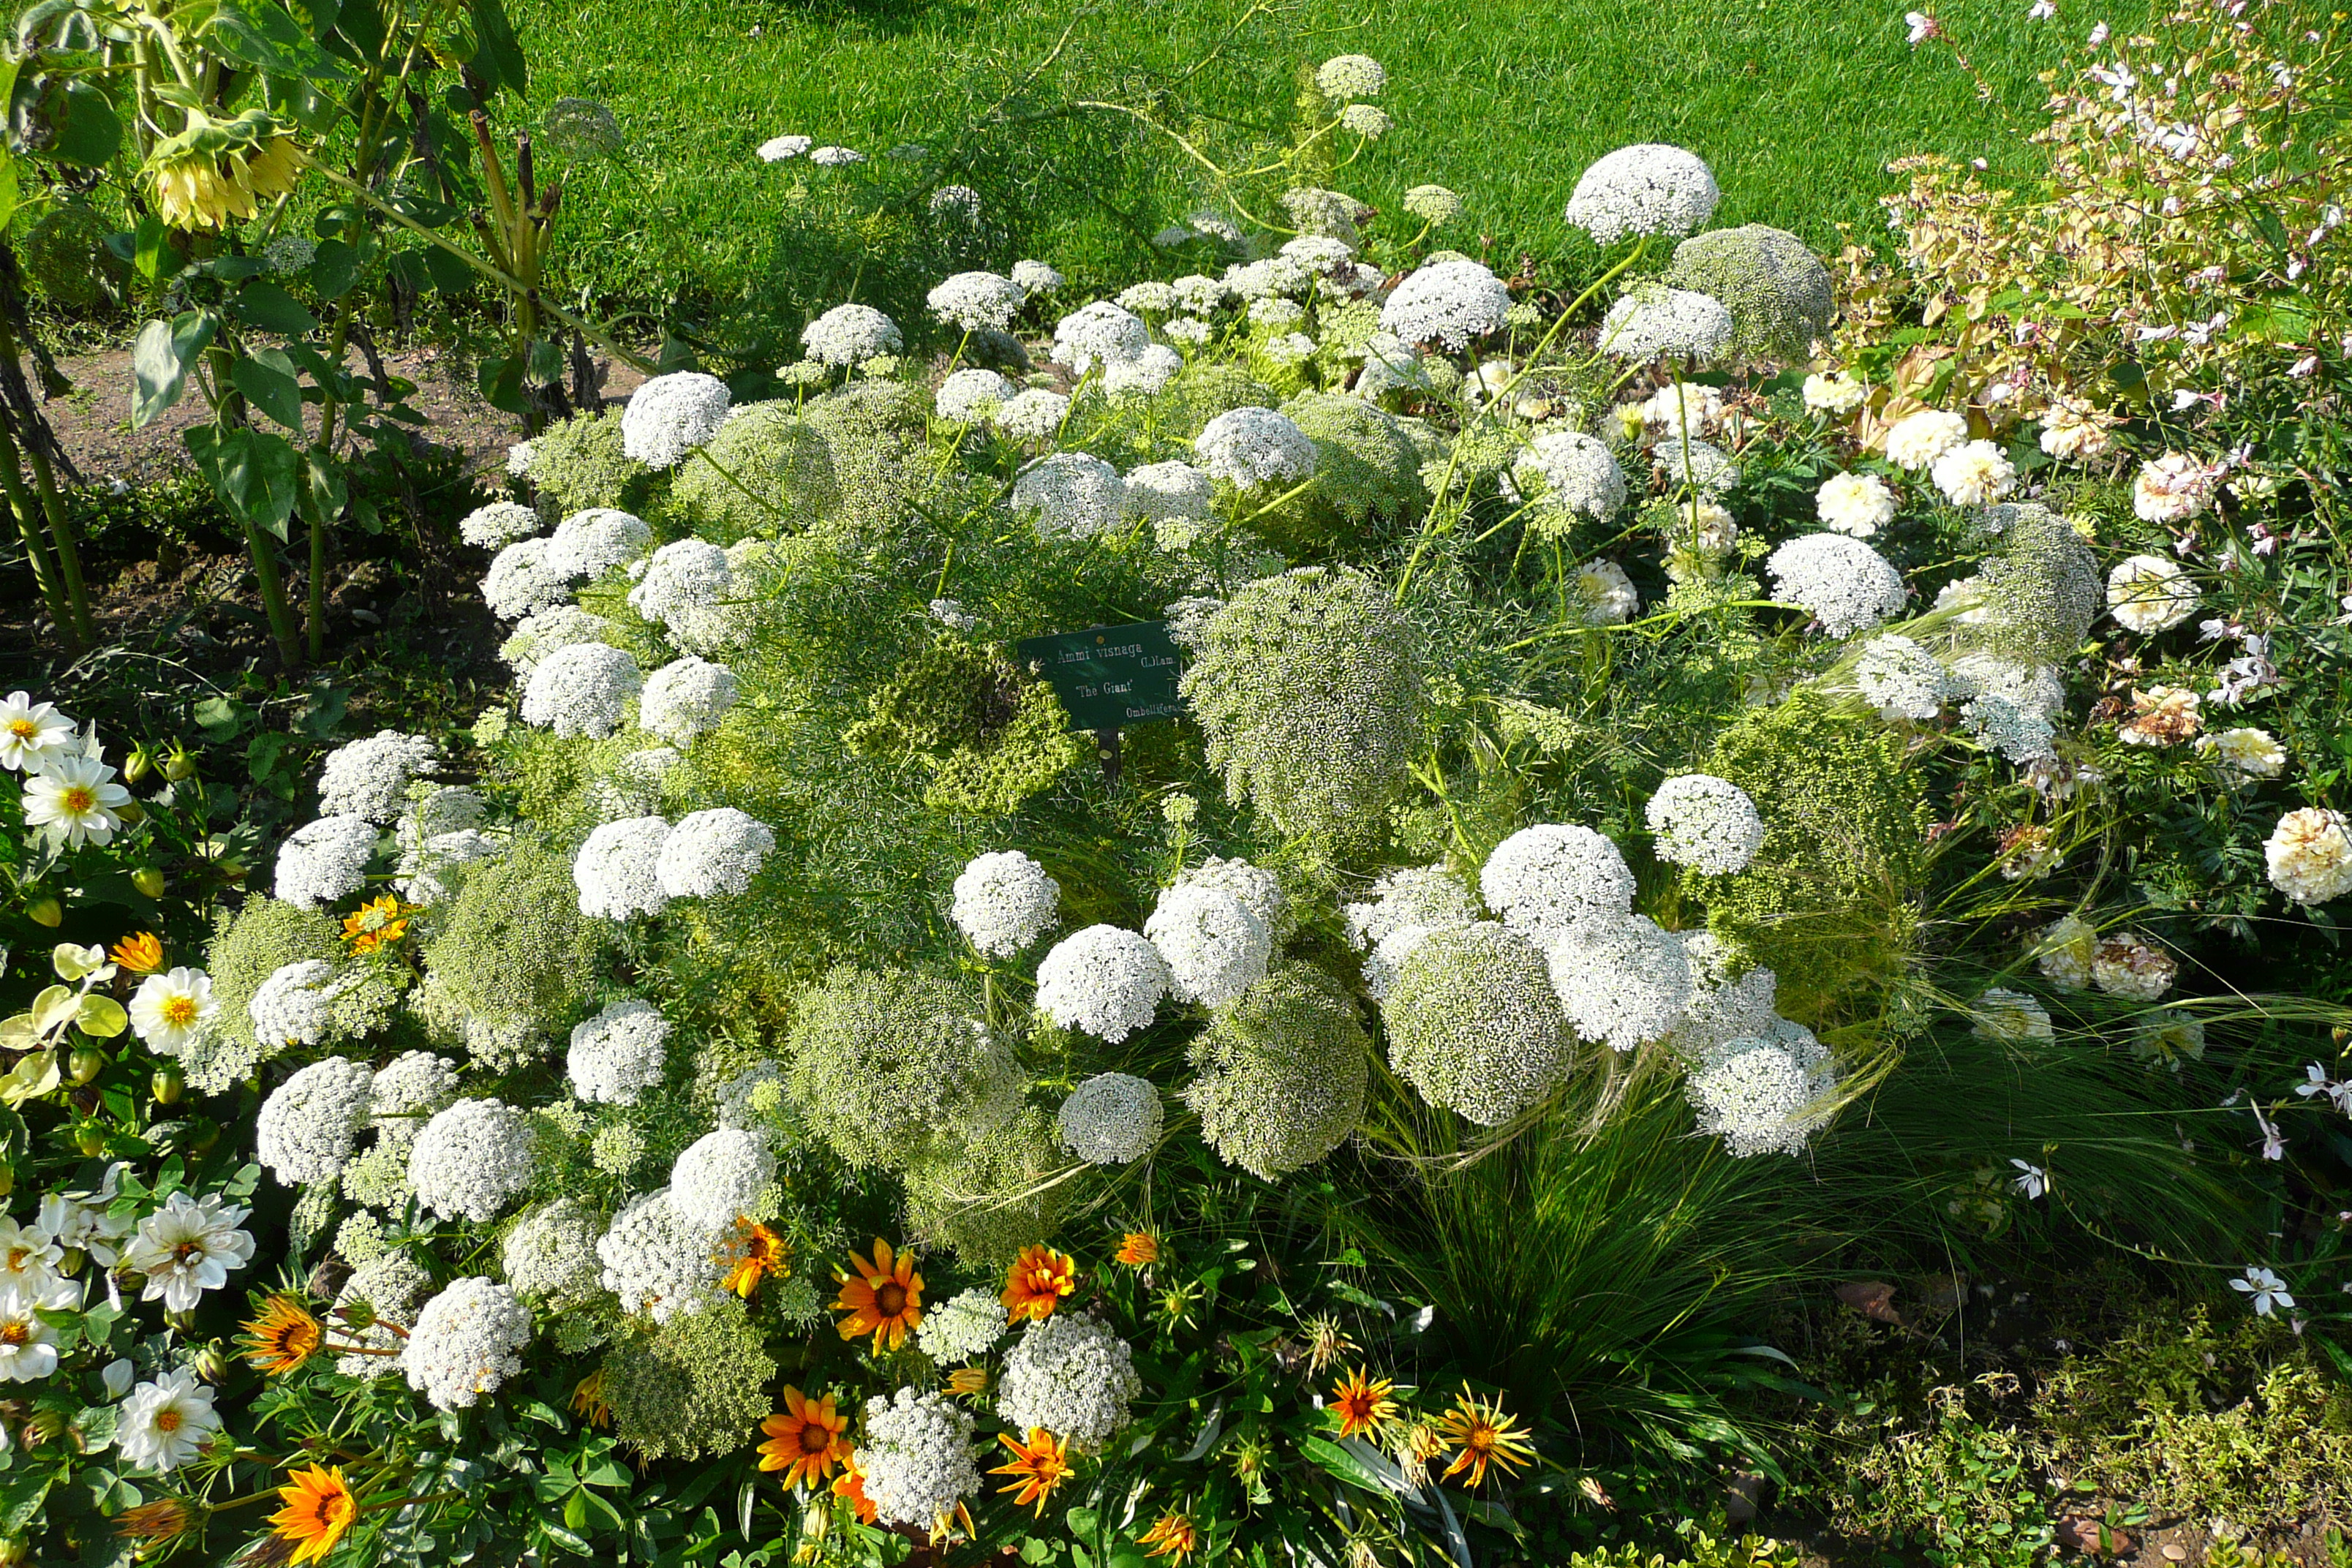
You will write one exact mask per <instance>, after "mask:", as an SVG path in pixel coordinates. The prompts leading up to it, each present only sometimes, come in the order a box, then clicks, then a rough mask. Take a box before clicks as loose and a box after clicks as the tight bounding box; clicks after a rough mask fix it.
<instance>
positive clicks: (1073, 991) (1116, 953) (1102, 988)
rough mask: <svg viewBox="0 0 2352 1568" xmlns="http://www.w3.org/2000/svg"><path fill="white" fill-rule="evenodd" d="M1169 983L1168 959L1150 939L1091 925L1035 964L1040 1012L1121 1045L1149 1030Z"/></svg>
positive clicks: (1058, 1022)
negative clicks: (1143, 1030) (1133, 1035)
mask: <svg viewBox="0 0 2352 1568" xmlns="http://www.w3.org/2000/svg"><path fill="white" fill-rule="evenodd" d="M1169 980H1170V977H1169V973H1168V964H1167V961H1166V960H1164V959H1162V958H1161V957H1160V950H1159V949H1158V948H1156V947H1154V946H1153V945H1152V944H1151V943H1150V942H1149V941H1147V940H1145V939H1144V938H1143V937H1141V936H1139V935H1138V934H1136V933H1135V932H1134V931H1123V930H1121V929H1120V928H1119V927H1118V926H1114V925H1091V926H1088V927H1087V928H1086V929H1085V930H1084V931H1074V932H1072V933H1071V934H1070V935H1068V936H1066V937H1064V938H1063V939H1062V940H1061V941H1060V942H1055V944H1054V947H1053V950H1052V951H1051V952H1047V953H1046V954H1045V961H1044V962H1043V963H1039V964H1038V965H1037V1010H1038V1011H1039V1012H1041V1013H1043V1014H1045V1016H1047V1017H1048V1018H1051V1019H1053V1020H1054V1022H1055V1023H1056V1024H1059V1025H1061V1026H1063V1027H1064V1028H1066V1029H1083V1030H1085V1031H1086V1032H1087V1034H1089V1035H1094V1036H1097V1037H1100V1038H1102V1039H1105V1040H1108V1041H1109V1042H1110V1043H1111V1044H1113V1045H1117V1044H1118V1042H1119V1041H1121V1040H1123V1039H1125V1038H1127V1037H1128V1036H1129V1035H1131V1034H1133V1033H1135V1031H1136V1030H1138V1029H1141V1028H1147V1027H1149V1026H1150V1023H1151V1020H1152V1017H1153V1016H1154V1015H1155V1014H1157V1013H1158V1012H1159V1011H1160V998H1161V997H1163V996H1165V995H1167V994H1168V988H1169Z"/></svg>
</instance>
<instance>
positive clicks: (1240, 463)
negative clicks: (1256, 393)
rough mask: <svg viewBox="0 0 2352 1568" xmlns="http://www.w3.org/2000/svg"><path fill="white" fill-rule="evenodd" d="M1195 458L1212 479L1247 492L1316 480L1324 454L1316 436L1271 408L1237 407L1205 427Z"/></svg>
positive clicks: (1195, 445) (1194, 445)
mask: <svg viewBox="0 0 2352 1568" xmlns="http://www.w3.org/2000/svg"><path fill="white" fill-rule="evenodd" d="M1192 451H1193V454H1194V455H1195V456H1196V457H1198V458H1200V460H1201V467H1202V469H1203V470H1204V471H1206V472H1207V473H1208V475H1209V477H1210V478H1212V479H1225V480H1228V481H1230V482H1231V483H1233V484H1234V485H1235V486H1236V487H1238V488H1240V489H1256V488H1258V487H1259V486H1261V485H1290V484H1297V482H1298V481H1299V480H1301V479H1311V478H1313V477H1314V474H1315V465H1316V463H1317V461H1318V456H1319V455H1318V451H1317V449H1316V446H1315V438H1314V437H1311V436H1309V435H1308V434H1307V432H1306V431H1304V430H1301V429H1300V428H1299V427H1298V426H1297V425H1295V424H1293V423H1292V422H1291V419H1290V416H1288V415H1286V414H1281V413H1277V412H1276V411H1275V410H1274V409H1271V408H1246V407H1245V408H1233V409H1228V410H1226V411H1225V412H1224V413H1223V414H1220V415H1218V416H1216V417H1215V418H1214V419H1212V420H1210V421H1209V422H1208V423H1207V424H1206V425H1204V426H1202V427H1201V434H1200V435H1199V436H1198V437H1194V439H1193V442H1192Z"/></svg>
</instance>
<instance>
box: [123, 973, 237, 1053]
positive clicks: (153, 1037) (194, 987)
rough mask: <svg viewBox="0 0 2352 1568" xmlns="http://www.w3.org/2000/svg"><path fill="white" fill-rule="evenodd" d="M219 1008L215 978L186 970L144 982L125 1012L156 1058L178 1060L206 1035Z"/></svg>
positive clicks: (153, 977)
mask: <svg viewBox="0 0 2352 1568" xmlns="http://www.w3.org/2000/svg"><path fill="white" fill-rule="evenodd" d="M219 1008H220V1004H219V1003H217V1002H215V1001H214V1000H213V980H212V976H211V975H209V974H206V973H205V972H204V971H203V970H201V969H189V968H187V967H185V966H183V967H181V968H178V969H173V970H168V971H166V972H165V973H162V974H151V975H149V976H148V977H147V978H146V979H144V980H142V981H141V982H140V983H139V989H138V990H136V991H134V992H132V993H131V1005H130V1006H129V1007H128V1008H127V1009H125V1010H126V1011H127V1012H128V1013H129V1014H130V1015H131V1033H133V1034H135V1035H137V1036H138V1037H139V1040H140V1043H141V1044H142V1045H143V1046H145V1047H147V1048H148V1049H149V1050H151V1051H153V1052H154V1053H155V1054H156V1055H157V1056H163V1057H176V1056H178V1055H179V1054H180V1053H181V1052H183V1051H184V1050H186V1049H187V1048H188V1047H189V1046H190V1045H192V1044H194V1042H195V1040H196V1039H197V1038H198V1037H200V1036H202V1035H203V1034H204V1032H205V1028H206V1027H207V1026H210V1025H211V1023H212V1019H213V1015H214V1014H215V1012H217V1011H219Z"/></svg>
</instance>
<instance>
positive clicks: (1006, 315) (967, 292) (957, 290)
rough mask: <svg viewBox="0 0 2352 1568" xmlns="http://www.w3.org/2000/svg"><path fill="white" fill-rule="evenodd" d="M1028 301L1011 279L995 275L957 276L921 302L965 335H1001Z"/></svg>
mask: <svg viewBox="0 0 2352 1568" xmlns="http://www.w3.org/2000/svg"><path fill="white" fill-rule="evenodd" d="M1028 298H1029V290H1027V289H1024V288H1023V287H1021V285H1020V284H1018V283H1015V282H1014V281H1013V279H1010V278H1005V277H1002V276H1000V275H999V274H997V273H994V272H959V273H956V274H955V275H954V276H953V277H950V278H948V279H942V280H941V282H940V285H939V287H938V288H936V289H932V290H931V291H930V293H929V294H928V295H926V296H924V300H923V302H924V303H925V304H927V305H929V307H930V308H931V314H932V315H934V316H937V317H938V318H939V319H940V321H945V322H947V323H948V324H949V325H950V326H954V327H961V328H962V329H963V330H964V331H967V332H986V331H1000V332H1001V331H1003V330H1004V329H1005V328H1007V327H1009V326H1011V325H1012V324H1013V317H1015V316H1017V315H1019V314H1020V313H1021V307H1022V305H1023V304H1024V303H1025V302H1026V301H1027V300H1028ZM958 374H962V373H961V372H959V373H958Z"/></svg>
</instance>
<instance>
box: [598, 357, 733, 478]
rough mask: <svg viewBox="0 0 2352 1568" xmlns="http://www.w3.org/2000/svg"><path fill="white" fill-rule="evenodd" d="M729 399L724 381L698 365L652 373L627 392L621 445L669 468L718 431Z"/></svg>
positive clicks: (647, 463)
mask: <svg viewBox="0 0 2352 1568" xmlns="http://www.w3.org/2000/svg"><path fill="white" fill-rule="evenodd" d="M732 401H733V399H732V398H731V397H730V395H729V394H728V391H727V384H726V383H725V382H723V381H721V380H719V378H718V377H717V376H715V375H705V374H702V372H700V371H698V370H681V371H677V372H674V373H672V374H668V375H657V376H655V377H653V378H652V379H651V380H649V381H647V382H646V383H645V384H642V385H640V386H639V387H638V388H637V389H636V391H635V392H633V393H631V394H629V405H628V407H627V408H625V409H624V410H623V411H622V413H621V450H622V452H623V453H625V455H626V456H628V457H629V458H633V459H634V460H635V461H637V462H640V463H643V464H644V465H645V466H646V467H647V468H676V467H677V466H678V464H680V463H682V462H684V461H685V460H686V457H687V454H688V453H689V452H691V451H693V450H694V449H695V448H696V447H700V446H703V445H704V444H706V443H707V442H709V439H710V438H711V437H713V436H716V435H718V434H719V426H722V425H724V424H726V423H727V411H728V407H729V405H730V403H731V402H732Z"/></svg>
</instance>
